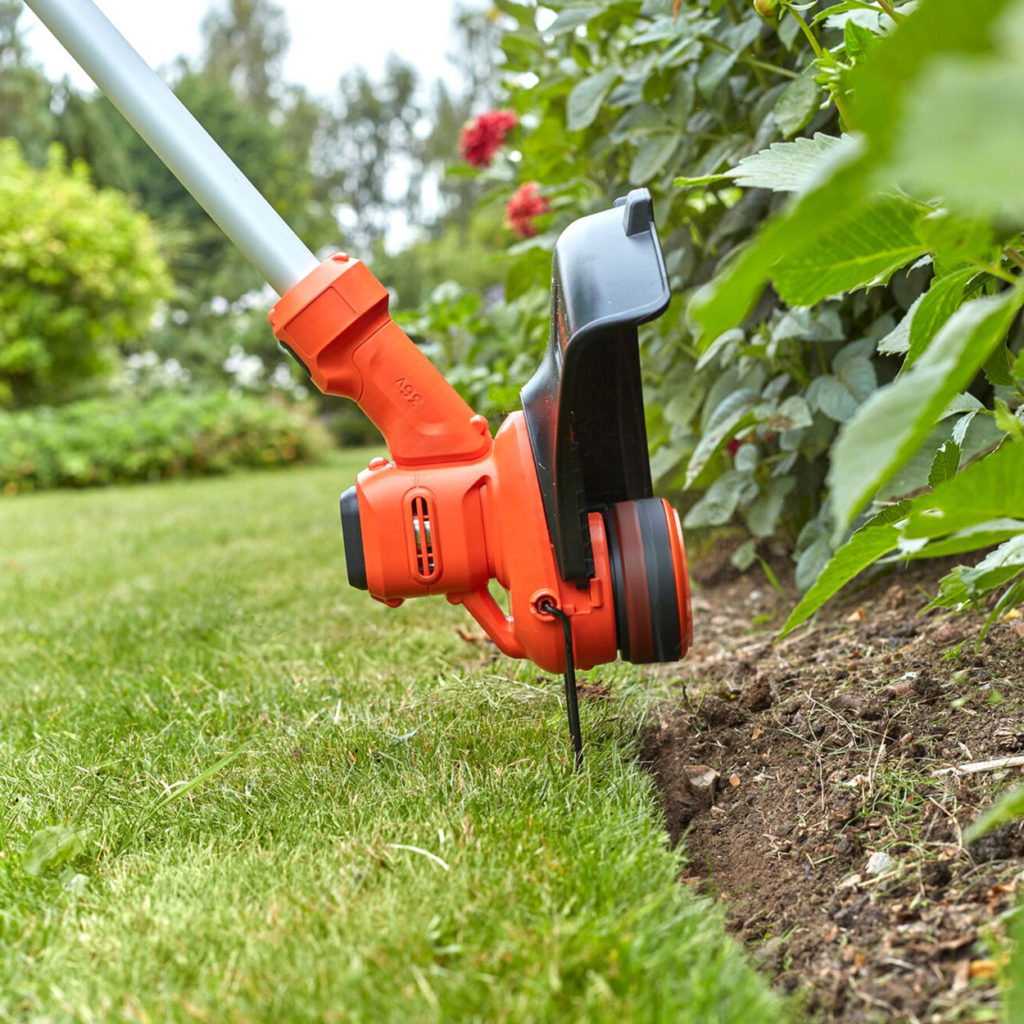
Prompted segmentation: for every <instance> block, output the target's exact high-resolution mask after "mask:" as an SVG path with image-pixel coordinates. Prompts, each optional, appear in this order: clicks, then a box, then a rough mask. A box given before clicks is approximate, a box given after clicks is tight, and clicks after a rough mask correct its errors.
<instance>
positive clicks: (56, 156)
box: [0, 139, 171, 407]
mask: <svg viewBox="0 0 1024 1024" xmlns="http://www.w3.org/2000/svg"><path fill="white" fill-rule="evenodd" d="M170 295H171V280H170V277H169V276H168V272H167V268H166V266H165V264H164V261H163V259H162V258H161V256H160V255H159V253H158V251H157V241H156V236H155V234H154V232H153V229H152V227H151V225H150V223H149V221H148V219H147V218H146V217H145V216H144V215H143V214H141V213H139V212H138V211H137V210H135V209H134V207H133V206H132V205H131V202H130V201H129V200H128V198H127V197H126V196H124V195H122V194H121V193H119V192H115V191H113V190H111V189H105V190H103V191H98V190H97V189H95V188H94V187H93V186H92V184H91V183H90V181H89V172H88V170H87V168H86V167H85V165H84V164H82V163H75V164H73V165H72V166H71V168H70V169H69V168H67V167H66V166H65V163H64V159H63V156H62V155H61V152H60V150H59V148H54V149H51V151H50V160H49V163H48V164H47V166H46V167H45V168H43V169H42V170H37V169H36V168H33V167H30V166H29V165H28V164H27V163H26V162H25V160H24V158H23V157H22V155H21V151H20V150H19V149H18V146H17V143H15V142H14V141H13V140H12V139H3V140H0V407H2V406H4V405H29V404H32V403H34V402H40V401H41V402H48V403H54V402H61V401H65V400H67V399H68V398H70V397H73V396H75V395H76V394H78V395H80V394H81V392H82V390H83V388H84V387H85V386H87V385H88V383H89V382H90V381H91V380H94V379H96V378H99V377H102V376H104V375H106V374H108V373H109V372H110V371H111V370H112V369H113V365H114V362H115V358H116V354H117V346H118V345H119V344H122V343H125V342H132V341H135V340H136V339H137V338H138V337H139V335H140V334H141V333H143V332H144V331H145V330H146V329H147V327H148V325H149V322H150V319H151V317H152V315H153V312H154V309H155V308H156V305H157V303H158V302H159V301H160V300H161V299H165V298H169V297H170Z"/></svg>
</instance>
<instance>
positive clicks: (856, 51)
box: [843, 18, 876, 63]
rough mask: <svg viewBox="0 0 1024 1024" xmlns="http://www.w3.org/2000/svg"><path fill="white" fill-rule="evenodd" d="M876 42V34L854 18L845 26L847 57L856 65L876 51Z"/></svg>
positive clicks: (844, 36)
mask: <svg viewBox="0 0 1024 1024" xmlns="http://www.w3.org/2000/svg"><path fill="white" fill-rule="evenodd" d="M875 41H876V39H875V34H874V33H873V32H872V31H871V30H870V29H867V28H865V27H864V26H863V25H858V24H857V22H856V21H855V20H854V19H853V18H850V19H849V20H848V21H847V22H846V24H845V25H844V26H843V45H844V46H845V47H846V56H847V58H848V59H849V60H851V61H853V62H854V63H856V62H857V61H860V60H863V58H865V57H866V56H867V55H868V54H869V53H870V52H871V51H872V50H873V49H874V46H875Z"/></svg>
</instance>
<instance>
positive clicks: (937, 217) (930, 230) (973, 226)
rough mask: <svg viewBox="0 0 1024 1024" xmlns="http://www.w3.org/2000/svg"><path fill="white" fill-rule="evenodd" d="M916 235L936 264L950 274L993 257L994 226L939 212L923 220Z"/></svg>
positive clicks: (942, 211) (944, 210) (945, 211)
mask: <svg viewBox="0 0 1024 1024" xmlns="http://www.w3.org/2000/svg"><path fill="white" fill-rule="evenodd" d="M917 234H918V236H919V237H920V239H921V241H922V242H924V244H925V247H926V248H927V249H928V251H929V252H930V253H931V254H932V256H933V257H934V258H935V262H936V263H937V264H940V265H942V266H944V267H946V268H948V269H949V270H954V269H956V268H958V267H961V266H964V265H965V264H974V263H984V262H986V261H987V260H989V259H991V258H992V257H993V251H994V248H995V245H994V243H993V241H992V225H991V224H990V223H988V221H984V220H972V219H969V218H966V217H961V216H959V215H957V214H955V213H953V212H952V211H951V210H947V209H939V210H935V211H934V212H932V213H930V214H928V216H926V217H923V218H922V219H921V221H920V222H919V223H918V225H917Z"/></svg>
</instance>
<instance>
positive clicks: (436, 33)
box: [21, 0, 453, 94]
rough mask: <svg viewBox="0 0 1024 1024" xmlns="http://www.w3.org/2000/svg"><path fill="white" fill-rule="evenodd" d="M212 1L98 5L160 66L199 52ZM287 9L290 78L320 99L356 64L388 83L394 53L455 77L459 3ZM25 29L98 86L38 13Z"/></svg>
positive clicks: (41, 56)
mask: <svg viewBox="0 0 1024 1024" xmlns="http://www.w3.org/2000/svg"><path fill="white" fill-rule="evenodd" d="M212 2H213V0H174V2H173V3H170V4H166V3H152V2H145V0H143V2H140V0H96V5H97V6H98V7H99V8H100V10H102V11H103V13H104V14H106V16H107V17H108V18H109V19H110V20H111V21H112V22H113V23H114V25H115V26H116V27H117V28H118V29H119V30H120V32H121V34H122V35H123V36H124V37H125V38H126V39H127V40H128V42H130V43H131V44H132V45H133V46H134V47H135V49H136V50H138V51H139V53H140V54H141V55H142V57H143V58H144V59H145V60H146V61H147V63H149V64H150V65H151V66H152V67H156V68H159V67H160V66H161V65H164V64H168V63H169V62H170V61H172V60H173V59H174V58H175V57H177V56H178V55H179V54H182V53H184V54H186V55H188V56H195V55H196V54H197V53H198V51H199V45H200V44H199V24H200V22H201V21H202V19H203V15H204V14H205V13H206V11H207V10H208V9H209V7H210V6H211V3H212ZM281 6H282V7H283V8H284V9H285V13H286V14H287V16H288V27H289V29H290V30H291V46H290V47H289V50H288V55H287V57H286V60H285V70H284V74H285V78H286V79H287V80H288V81H291V82H299V83H301V84H303V85H305V86H307V87H308V88H309V89H310V90H312V91H313V92H315V93H320V94H328V93H332V92H333V91H334V88H335V86H336V84H337V81H338V78H339V76H340V75H341V74H342V73H343V72H344V71H345V70H347V69H348V68H350V67H352V66H353V65H355V64H362V65H363V66H364V67H365V68H366V69H367V70H368V71H369V72H370V74H371V75H372V76H373V77H375V78H376V77H380V75H381V73H382V71H383V68H384V62H385V59H386V58H387V55H388V53H390V52H395V53H397V54H399V55H400V56H401V57H403V58H405V59H406V60H407V61H409V62H410V63H412V64H415V65H416V66H417V67H418V68H419V70H420V72H421V73H422V75H423V77H424V78H425V79H427V80H428V81H430V80H432V79H434V78H437V77H440V76H445V77H449V76H451V74H452V72H451V69H450V67H448V66H447V64H446V60H445V57H446V55H447V54H448V53H449V50H450V45H451V44H450V33H449V25H450V22H451V15H452V7H453V0H419V2H416V0H375V2H370V3H367V2H366V0H334V2H330V0H283V2H282V4H281ZM21 24H22V25H23V26H24V28H25V29H26V38H27V40H28V42H29V44H30V46H31V47H32V50H33V53H34V54H35V56H36V59H37V60H39V61H40V62H42V64H43V65H44V67H45V68H46V72H47V74H48V75H49V76H50V77H51V78H52V77H58V76H60V75H63V74H68V75H69V76H70V77H71V80H72V82H73V83H74V84H75V85H77V86H79V87H81V88H85V87H87V86H88V85H89V84H91V83H90V81H89V78H88V76H87V75H86V74H85V73H84V72H83V71H82V70H81V69H80V68H79V67H78V65H77V64H75V62H74V61H73V60H72V59H71V58H70V57H69V56H68V55H67V54H66V53H65V51H64V50H63V49H62V48H61V46H60V44H59V43H58V42H57V41H56V40H55V39H54V38H53V36H52V35H51V34H50V32H49V31H48V30H47V29H46V27H45V26H43V25H42V24H40V23H39V21H38V19H37V18H36V16H35V15H34V14H33V13H32V12H31V11H30V10H28V9H26V11H25V15H24V17H23V18H22V21H21Z"/></svg>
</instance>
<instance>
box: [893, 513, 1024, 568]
mask: <svg viewBox="0 0 1024 1024" xmlns="http://www.w3.org/2000/svg"><path fill="white" fill-rule="evenodd" d="M1019 533H1024V519H992V520H989V521H988V522H986V523H978V525H977V526H972V527H970V528H968V529H966V530H958V531H957V532H956V533H951V534H950V535H949V536H948V537H943V538H942V539H941V540H928V539H926V538H915V537H900V554H899V557H900V558H901V559H903V560H906V561H911V560H914V561H916V560H918V559H921V558H946V557H947V556H948V555H961V554H963V553H964V552H965V551H978V550H979V549H981V548H988V547H992V545H993V544H1002V542H1003V541H1004V540H1008V539H1009V538H1010V537H1015V536H1017V534H1019Z"/></svg>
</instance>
